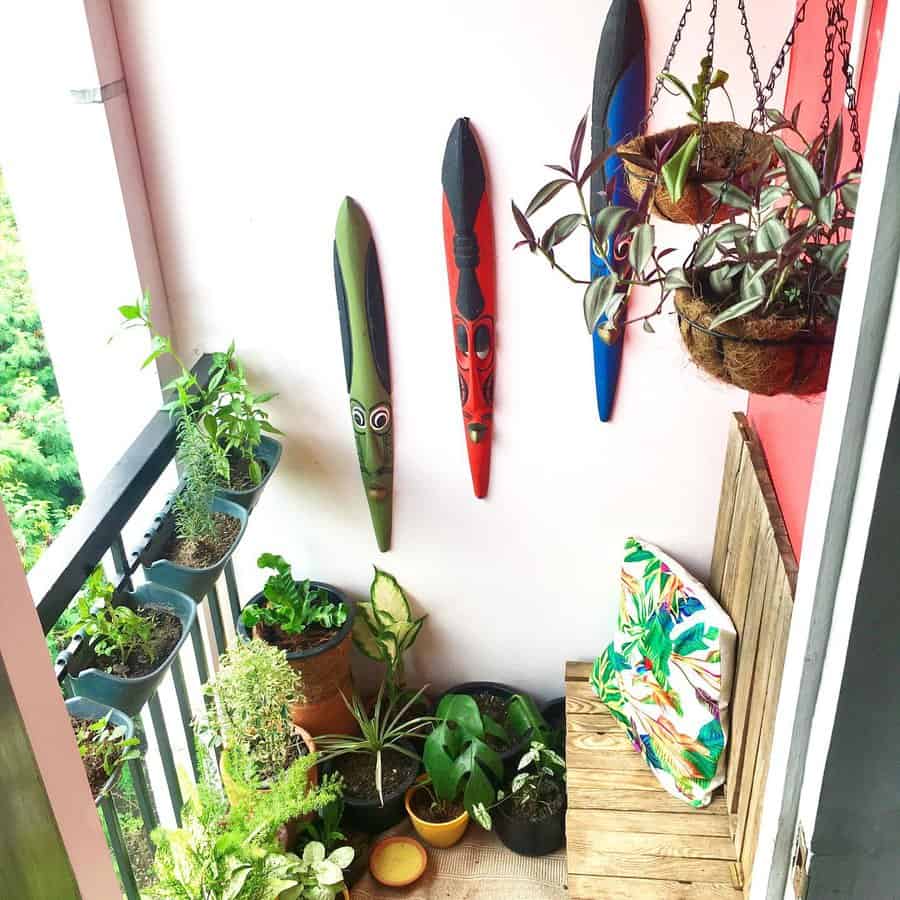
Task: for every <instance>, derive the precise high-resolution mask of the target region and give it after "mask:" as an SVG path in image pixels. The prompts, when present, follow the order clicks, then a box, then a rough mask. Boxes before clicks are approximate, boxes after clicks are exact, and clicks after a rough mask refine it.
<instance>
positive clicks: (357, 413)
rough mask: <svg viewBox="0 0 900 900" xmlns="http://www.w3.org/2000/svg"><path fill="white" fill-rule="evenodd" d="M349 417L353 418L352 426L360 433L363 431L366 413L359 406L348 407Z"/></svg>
mask: <svg viewBox="0 0 900 900" xmlns="http://www.w3.org/2000/svg"><path fill="white" fill-rule="evenodd" d="M350 415H351V416H352V417H353V426H354V427H355V428H357V429H359V430H360V431H365V430H366V411H365V410H364V409H363V408H362V407H361V406H359V404H356V403H354V404H353V405H352V406H351V407H350Z"/></svg>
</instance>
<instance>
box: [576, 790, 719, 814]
mask: <svg viewBox="0 0 900 900" xmlns="http://www.w3.org/2000/svg"><path fill="white" fill-rule="evenodd" d="M569 809H597V810H609V811H615V810H623V811H632V812H658V813H675V814H676V815H677V814H679V813H683V812H684V810H685V809H687V805H686V804H685V802H684V801H683V800H678V799H677V798H675V797H673V796H672V795H671V794H667V793H666V792H665V791H662V790H660V791H635V790H623V789H622V788H621V787H612V788H600V787H579V788H578V789H577V791H573V790H572V789H571V787H570V789H569ZM689 815H691V816H720V817H721V818H723V819H725V820H726V821H727V820H728V810H727V809H726V808H725V798H724V797H723V796H722V795H721V794H719V795H718V796H717V797H715V798H714V799H713V801H712V803H710V804H709V806H703V807H699V808H697V809H693V810H691V811H690V813H689Z"/></svg>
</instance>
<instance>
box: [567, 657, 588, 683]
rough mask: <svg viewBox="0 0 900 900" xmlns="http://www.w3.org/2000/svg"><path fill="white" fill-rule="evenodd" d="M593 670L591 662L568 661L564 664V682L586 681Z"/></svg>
mask: <svg viewBox="0 0 900 900" xmlns="http://www.w3.org/2000/svg"><path fill="white" fill-rule="evenodd" d="M593 669H594V663H593V661H591V662H586V661H585V660H570V661H569V662H567V663H566V681H587V680H588V678H590V677H591V672H592V671H593Z"/></svg>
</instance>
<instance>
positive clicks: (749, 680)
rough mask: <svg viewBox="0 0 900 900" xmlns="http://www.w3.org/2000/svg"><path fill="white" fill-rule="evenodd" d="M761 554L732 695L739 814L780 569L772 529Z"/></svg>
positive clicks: (732, 803)
mask: <svg viewBox="0 0 900 900" xmlns="http://www.w3.org/2000/svg"><path fill="white" fill-rule="evenodd" d="M757 551H758V552H757V553H756V561H755V563H754V568H755V571H756V578H755V579H754V581H753V586H752V589H751V591H750V596H749V597H748V609H747V615H746V617H745V620H744V629H743V632H742V633H741V635H740V637H739V641H738V659H737V666H736V669H735V676H734V677H735V680H734V686H733V688H732V692H731V697H732V699H731V705H730V710H731V720H730V735H729V744H730V747H729V751H728V768H727V774H726V784H727V785H728V800H729V809H730V810H731V812H737V804H738V789H739V786H740V782H741V778H742V767H743V765H744V759H745V746H744V745H745V738H746V735H747V721H748V718H749V714H750V698H751V695H752V693H753V673H754V670H755V668H756V655H757V651H758V648H759V635H760V626H761V624H762V614H763V609H764V608H765V606H766V605H768V604H770V603H771V598H770V596H769V595H768V592H767V589H768V587H769V586H770V582H774V579H775V577H776V570H777V567H778V554H777V552H776V550H775V547H774V545H773V543H772V541H771V529H768V528H767V532H766V535H765V537H764V539H763V540H761V541H759V542H758V544H757Z"/></svg>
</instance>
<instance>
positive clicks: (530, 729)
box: [506, 694, 551, 744]
mask: <svg viewBox="0 0 900 900" xmlns="http://www.w3.org/2000/svg"><path fill="white" fill-rule="evenodd" d="M506 724H507V725H508V726H509V730H510V731H511V732H512V733H513V734H514V735H515V736H516V737H517V738H524V737H530V738H534V739H535V740H537V741H541V742H542V743H544V744H547V743H549V742H550V736H551V730H550V726H549V725H548V724H547V720H546V719H545V718H544V716H543V715H542V713H541V711H540V710H539V709H538V706H537V704H536V703H535V702H534V698H533V697H531V696H529V695H528V694H513V696H512V697H510V699H509V703H508V704H507V706H506Z"/></svg>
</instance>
